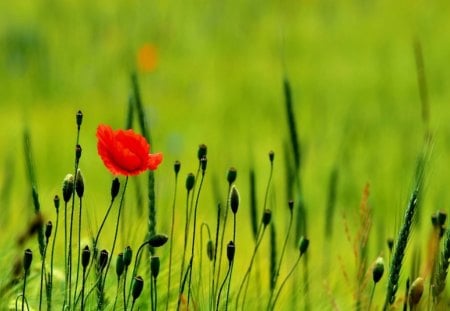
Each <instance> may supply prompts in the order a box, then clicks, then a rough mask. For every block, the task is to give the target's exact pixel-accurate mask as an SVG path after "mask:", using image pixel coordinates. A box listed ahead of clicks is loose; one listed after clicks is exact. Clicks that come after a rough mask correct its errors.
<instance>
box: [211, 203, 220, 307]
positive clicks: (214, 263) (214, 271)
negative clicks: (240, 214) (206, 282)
mask: <svg viewBox="0 0 450 311" xmlns="http://www.w3.org/2000/svg"><path fill="white" fill-rule="evenodd" d="M219 231H220V203H219V204H218V205H217V224H216V238H215V242H214V261H213V270H212V284H211V294H210V296H211V299H210V307H211V309H212V308H214V299H215V297H216V288H215V286H214V284H215V280H216V261H217V247H218V242H219Z"/></svg>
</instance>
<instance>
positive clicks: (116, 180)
mask: <svg viewBox="0 0 450 311" xmlns="http://www.w3.org/2000/svg"><path fill="white" fill-rule="evenodd" d="M119 190H120V182H119V178H117V177H116V178H114V179H113V181H112V184H111V200H114V199H115V198H116V197H117V195H118V194H119Z"/></svg>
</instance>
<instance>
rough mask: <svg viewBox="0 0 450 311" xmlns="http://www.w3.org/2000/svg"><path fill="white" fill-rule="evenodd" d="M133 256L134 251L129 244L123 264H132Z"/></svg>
mask: <svg viewBox="0 0 450 311" xmlns="http://www.w3.org/2000/svg"><path fill="white" fill-rule="evenodd" d="M132 257H133V251H132V250H131V247H130V246H127V247H126V248H125V250H124V251H123V264H124V266H125V267H128V266H129V265H130V264H131V258H132Z"/></svg>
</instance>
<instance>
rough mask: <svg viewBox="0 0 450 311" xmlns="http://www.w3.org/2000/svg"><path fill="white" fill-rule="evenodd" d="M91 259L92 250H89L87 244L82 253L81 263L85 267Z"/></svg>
mask: <svg viewBox="0 0 450 311" xmlns="http://www.w3.org/2000/svg"><path fill="white" fill-rule="evenodd" d="M90 259H91V251H90V250H89V246H87V245H86V246H85V247H84V248H83V251H82V253H81V265H82V266H83V268H84V269H86V268H87V266H88V265H89V260H90Z"/></svg>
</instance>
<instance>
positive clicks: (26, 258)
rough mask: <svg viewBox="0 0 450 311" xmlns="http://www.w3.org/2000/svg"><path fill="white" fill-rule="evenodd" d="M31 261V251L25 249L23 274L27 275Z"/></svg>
mask: <svg viewBox="0 0 450 311" xmlns="http://www.w3.org/2000/svg"><path fill="white" fill-rule="evenodd" d="M32 261H33V252H32V251H31V249H29V248H27V249H26V250H25V253H24V255H23V269H24V270H25V273H27V272H28V271H29V270H30V266H31V262H32Z"/></svg>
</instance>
